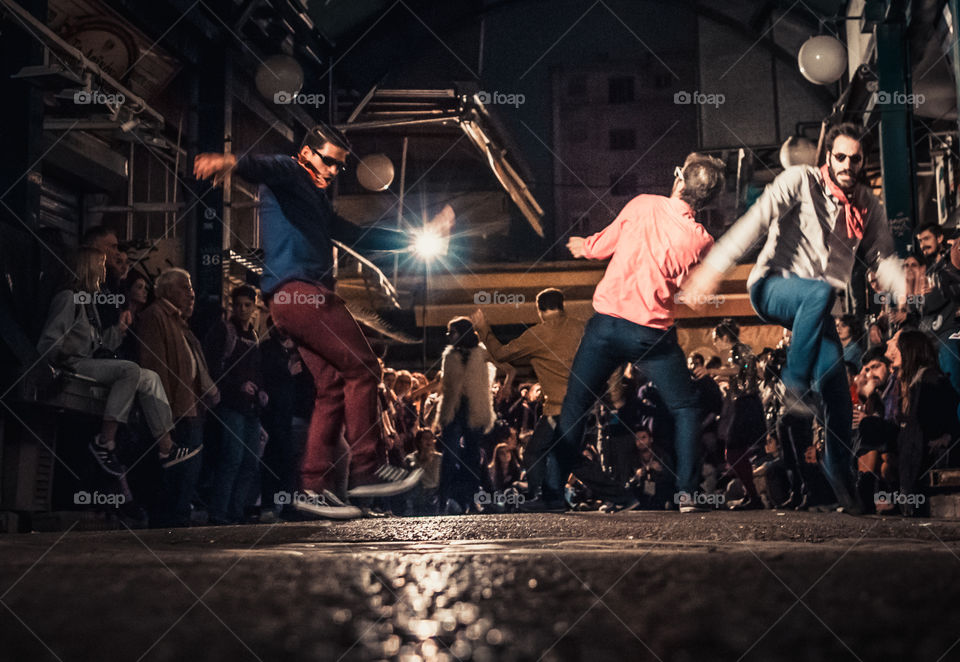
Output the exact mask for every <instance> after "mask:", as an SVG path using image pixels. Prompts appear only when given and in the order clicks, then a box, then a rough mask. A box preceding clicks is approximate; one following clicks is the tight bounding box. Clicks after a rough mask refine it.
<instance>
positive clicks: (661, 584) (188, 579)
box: [0, 511, 960, 662]
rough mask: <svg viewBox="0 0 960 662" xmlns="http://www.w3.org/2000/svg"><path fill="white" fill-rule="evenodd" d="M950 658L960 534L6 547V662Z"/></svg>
mask: <svg viewBox="0 0 960 662" xmlns="http://www.w3.org/2000/svg"><path fill="white" fill-rule="evenodd" d="M207 659H210V660H263V661H268V660H335V661H336V660H371V659H403V660H411V661H412V660H419V659H428V660H464V661H466V660H477V661H483V660H616V661H618V662H619V661H627V660H631V661H632V660H644V661H645V660H663V661H664V662H666V661H667V660H691V661H694V660H696V661H701V660H710V661H712V660H731V661H732V660H759V661H769V660H810V661H813V660H817V661H821V660H826V661H829V662H834V661H838V660H863V661H867V660H882V661H884V662H886V661H897V660H924V661H929V662H937V661H939V660H960V521H946V520H933V521H931V520H904V519H899V518H880V517H851V516H847V515H842V514H836V513H828V514H822V513H821V514H817V513H794V512H789V513H777V512H776V511H760V512H753V513H727V512H725V513H720V512H716V513H704V514H695V515H680V514H677V513H662V512H661V513H651V512H647V513H621V514H618V515H605V514H600V513H575V514H568V515H482V516H470V517H438V518H420V519H398V518H390V519H377V520H362V521H354V522H345V523H330V522H311V523H287V524H278V525H256V526H238V527H219V528H192V529H184V530H174V531H169V530H137V531H131V530H122V531H112V532H80V531H77V530H70V531H68V532H66V533H43V534H25V535H8V536H3V537H0V660H3V661H4V662H6V661H14V660H16V661H20V660H30V661H40V660H63V661H64V662H66V661H68V660H131V661H132V660H207Z"/></svg>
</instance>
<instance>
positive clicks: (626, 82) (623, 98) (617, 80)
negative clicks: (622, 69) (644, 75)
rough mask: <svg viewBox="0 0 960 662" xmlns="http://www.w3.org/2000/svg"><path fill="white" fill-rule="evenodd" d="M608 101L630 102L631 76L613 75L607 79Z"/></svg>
mask: <svg viewBox="0 0 960 662" xmlns="http://www.w3.org/2000/svg"><path fill="white" fill-rule="evenodd" d="M607 93H608V101H609V102H610V103H632V102H633V99H634V96H633V76H613V77H611V78H610V79H608V80H607Z"/></svg>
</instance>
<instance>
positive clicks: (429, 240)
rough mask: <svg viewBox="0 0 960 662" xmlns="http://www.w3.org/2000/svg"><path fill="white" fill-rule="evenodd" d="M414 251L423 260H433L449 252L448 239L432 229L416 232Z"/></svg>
mask: <svg viewBox="0 0 960 662" xmlns="http://www.w3.org/2000/svg"><path fill="white" fill-rule="evenodd" d="M413 252H414V253H416V254H417V256H418V257H420V258H421V259H423V260H432V259H434V258H437V257H440V256H441V255H444V254H446V252H447V239H446V238H445V237H443V236H441V235H440V234H438V233H436V232H433V231H431V230H421V231H419V232H416V233H414V237H413Z"/></svg>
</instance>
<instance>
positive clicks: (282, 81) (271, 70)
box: [254, 55, 303, 103]
mask: <svg viewBox="0 0 960 662" xmlns="http://www.w3.org/2000/svg"><path fill="white" fill-rule="evenodd" d="M254 82H255V83H256V85H257V91H259V92H260V94H262V95H263V97H264V98H265V99H267V100H268V101H272V102H274V103H290V100H289V98H290V97H293V96H296V95H297V94H299V93H300V90H301V89H302V88H303V68H302V67H301V66H300V63H299V62H297V61H296V60H294V59H293V58H292V57H290V56H289V55H271V56H270V57H268V58H267V59H266V60H265V61H264V62H263V64H261V65H260V66H259V67H257V73H256V76H255V77H254Z"/></svg>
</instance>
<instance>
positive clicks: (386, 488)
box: [347, 464, 423, 497]
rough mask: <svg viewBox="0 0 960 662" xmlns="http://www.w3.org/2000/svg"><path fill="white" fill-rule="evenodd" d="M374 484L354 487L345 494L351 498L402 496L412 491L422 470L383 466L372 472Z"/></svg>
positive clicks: (421, 474) (418, 480)
mask: <svg viewBox="0 0 960 662" xmlns="http://www.w3.org/2000/svg"><path fill="white" fill-rule="evenodd" d="M374 475H375V476H376V482H373V483H370V484H368V485H360V486H359V487H354V488H353V489H351V490H349V491H348V492H347V496H351V497H388V496H395V495H397V494H403V493H404V492H407V491H409V490H412V489H413V488H414V487H416V486H417V483H419V482H420V477H421V476H423V469H422V468H420V467H418V468H416V469H413V470H412V471H408V470H407V469H402V468H400V467H395V466H392V465H390V464H384V465H383V466H381V467H380V468H379V469H377V470H376V471H375V472H374Z"/></svg>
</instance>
